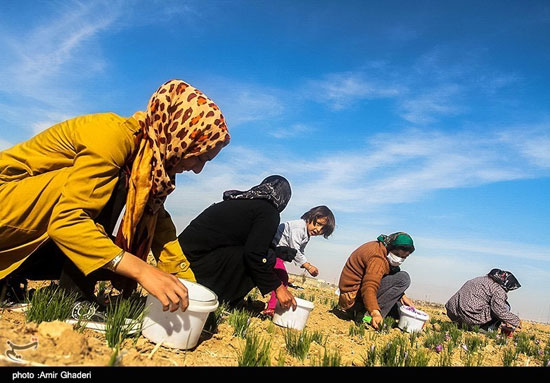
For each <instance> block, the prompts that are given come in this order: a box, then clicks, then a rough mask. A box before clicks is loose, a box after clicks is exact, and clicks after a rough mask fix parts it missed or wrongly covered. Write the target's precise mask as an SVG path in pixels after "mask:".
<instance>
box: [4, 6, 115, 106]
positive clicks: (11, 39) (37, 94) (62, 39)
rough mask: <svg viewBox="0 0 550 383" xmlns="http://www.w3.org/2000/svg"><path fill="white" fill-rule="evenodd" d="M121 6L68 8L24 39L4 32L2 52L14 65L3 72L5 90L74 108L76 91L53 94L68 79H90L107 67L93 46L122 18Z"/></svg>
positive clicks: (31, 31)
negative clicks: (96, 39) (71, 99)
mask: <svg viewBox="0 0 550 383" xmlns="http://www.w3.org/2000/svg"><path fill="white" fill-rule="evenodd" d="M116 4H117V3H116V2H109V1H95V2H86V3H81V2H69V3H65V4H63V5H61V6H60V7H59V8H57V10H56V12H55V13H53V14H52V15H51V17H48V18H44V19H43V20H46V21H44V22H43V23H42V24H39V25H36V26H34V27H33V28H31V29H29V30H28V31H27V32H26V33H25V34H23V35H21V34H19V33H17V34H11V35H10V34H9V31H8V33H6V32H5V33H4V36H3V38H2V48H3V50H4V51H5V53H7V54H9V55H10V57H11V60H10V62H9V65H7V66H5V67H3V68H2V69H1V70H0V78H1V80H2V81H1V82H0V84H2V85H0V89H1V90H2V91H4V92H6V93H8V94H13V93H15V94H18V95H19V96H25V97H29V98H31V99H35V100H38V101H41V102H44V103H45V104H47V105H52V104H55V103H59V102H63V103H70V101H67V100H68V99H70V96H72V95H74V94H75V92H69V93H68V94H65V95H61V94H59V93H57V92H51V91H49V89H50V88H53V89H55V90H57V89H59V88H60V87H61V86H62V84H66V83H67V81H65V80H64V79H65V78H67V77H74V76H76V75H77V74H78V76H88V75H90V73H94V72H97V71H98V70H101V69H102V68H103V67H104V65H105V64H104V59H103V57H102V55H101V54H100V51H99V50H98V49H97V46H92V45H91V44H92V43H93V41H94V39H95V38H96V37H97V36H98V35H99V34H100V33H101V32H103V31H105V30H106V29H108V28H109V27H110V26H112V24H113V23H114V22H115V20H116V19H117V18H118V17H119V16H120V9H119V7H118V6H117V5H116ZM84 48H86V49H84ZM77 67H78V69H79V70H76V68H77ZM61 89H63V90H65V91H68V90H67V89H65V88H61Z"/></svg>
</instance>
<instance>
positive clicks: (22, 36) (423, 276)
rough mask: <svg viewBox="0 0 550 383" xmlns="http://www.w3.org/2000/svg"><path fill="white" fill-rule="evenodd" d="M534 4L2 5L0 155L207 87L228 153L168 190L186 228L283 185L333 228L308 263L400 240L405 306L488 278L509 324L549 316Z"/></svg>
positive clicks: (335, 267)
mask: <svg viewBox="0 0 550 383" xmlns="http://www.w3.org/2000/svg"><path fill="white" fill-rule="evenodd" d="M548 46H550V4H548V3H547V2H544V1H530V2H523V1H498V2H482V3H479V2H473V1H453V2H451V1H446V2H438V1H421V2H414V4H413V3H411V2H405V1H384V2H370V1H300V2H296V1H276V2H274V1H209V2H204V1H202V2H201V1H135V2H130V1H116V0H111V1H86V2H84V1H82V2H71V1H51V2H38V1H13V0H8V1H3V2H2V4H1V5H0V49H1V51H2V55H0V150H1V149H5V148H8V147H10V146H11V145H14V144H16V143H18V142H20V141H23V140H25V139H28V138H30V137H31V136H33V135H34V134H36V133H38V132H40V131H41V130H43V129H45V128H47V127H49V126H50V125H52V124H54V123H56V122H59V121H62V120H64V119H68V118H71V117H74V116H77V115H81V114H88V113H98V112H115V113H118V114H120V115H131V114H132V113H133V112H134V111H136V110H143V109H144V108H145V106H146V103H147V101H148V99H149V97H150V95H151V93H152V92H153V91H154V90H156V88H157V87H158V86H159V85H160V84H161V83H163V82H164V81H166V80H168V79H171V78H180V79H183V80H185V81H187V82H189V83H191V84H192V85H194V86H196V87H198V88H199V89H201V90H202V91H204V92H205V93H206V94H207V95H208V96H209V97H211V98H212V99H213V100H214V101H216V103H217V104H218V105H219V106H220V108H221V109H222V111H223V112H224V114H225V115H226V118H227V123H228V127H229V130H230V133H231V136H232V141H231V144H230V145H229V146H228V147H226V148H225V149H224V150H223V151H222V153H221V154H220V155H219V156H218V157H217V158H216V159H215V160H214V161H213V162H212V163H209V164H208V165H207V167H206V168H205V170H204V171H203V173H201V174H200V175H198V176H197V175H194V174H182V175H181V176H178V180H177V183H178V186H177V190H176V191H175V192H174V193H173V194H172V195H171V196H170V197H169V198H168V201H167V207H168V209H169V211H170V212H171V213H172V215H173V218H174V220H175V222H176V224H177V226H178V231H181V230H183V228H184V227H185V226H186V225H187V223H188V222H189V221H190V220H191V219H192V218H193V217H194V216H196V215H197V214H198V213H200V212H201V211H202V210H203V209H204V208H205V207H207V206H208V205H210V204H211V203H212V202H215V201H218V200H219V199H220V197H221V193H222V192H223V191H224V190H226V189H235V188H237V189H238V188H242V189H244V188H247V187H249V186H252V185H254V184H257V183H258V182H259V181H261V179H262V178H263V177H264V176H267V175H269V174H282V175H284V176H285V177H287V178H288V179H289V180H290V182H291V184H292V187H293V197H292V200H291V202H290V204H289V205H288V207H287V209H286V210H285V211H284V212H283V214H282V219H283V220H289V219H296V218H298V217H299V216H300V215H301V214H302V213H303V212H304V211H306V210H308V209H309V208H310V207H313V206H316V205H319V204H326V205H328V206H329V207H330V208H331V209H332V210H333V211H334V213H335V215H336V220H337V229H336V231H335V233H334V234H333V236H332V237H331V238H330V239H329V240H324V239H319V238H313V239H312V240H311V242H310V244H309V245H308V247H307V248H306V256H308V258H309V259H310V261H311V262H312V263H313V264H315V265H317V266H318V267H319V269H320V276H319V277H320V278H322V279H324V280H327V281H330V282H337V280H338V277H339V274H340V270H341V268H342V266H343V264H344V263H345V261H346V259H347V257H348V256H349V254H350V253H351V252H352V251H353V250H354V249H355V248H357V247H358V246H359V245H361V244H362V243H364V242H367V241H370V240H374V239H375V238H376V236H378V235H379V234H380V233H392V232H395V231H406V232H409V233H410V234H411V235H412V236H413V238H414V239H415V243H416V248H417V251H416V252H415V253H414V254H413V256H411V257H410V258H409V259H408V260H407V262H405V264H404V265H403V269H405V270H407V271H409V273H410V274H411V277H412V285H411V287H410V289H409V295H410V296H411V297H412V298H416V299H429V300H432V301H438V302H442V303H444V302H445V301H446V300H447V299H448V298H449V297H450V296H451V295H452V294H453V293H454V292H455V291H456V290H457V289H458V288H459V287H460V286H461V285H462V283H463V282H465V281H466V280H468V279H471V278H473V277H476V276H479V275H482V274H485V273H487V272H488V271H489V270H490V269H492V268H494V267H498V268H502V269H507V270H510V271H512V272H514V274H515V275H516V276H517V278H518V279H519V281H520V282H521V283H522V285H523V286H522V288H521V289H519V290H517V291H514V292H512V293H510V303H511V304H512V308H513V311H514V312H516V313H519V314H520V316H521V317H523V318H526V319H533V320H538V321H549V320H550V294H549V291H550V243H549V240H550V229H549V227H550V219H549V218H548V217H549V215H550V203H548V191H549V189H550V188H549V187H550V108H549V107H550V86H549V85H550V71H549V70H548V68H549V67H550V50H548Z"/></svg>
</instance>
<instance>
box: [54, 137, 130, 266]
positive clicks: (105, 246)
mask: <svg viewBox="0 0 550 383" xmlns="http://www.w3.org/2000/svg"><path fill="white" fill-rule="evenodd" d="M118 176H119V167H118V166H116V165H115V164H113V163H111V162H109V161H108V160H106V159H105V158H104V157H103V156H102V155H100V154H98V153H97V151H94V150H90V149H89V148H87V147H83V148H81V150H79V152H78V153H77V155H76V157H75V160H74V164H73V166H72V169H71V171H70V174H69V176H68V179H67V182H66V183H65V185H64V186H63V189H62V191H61V196H60V198H59V201H58V202H57V204H56V205H55V207H54V208H53V211H52V215H51V218H50V221H49V225H48V235H49V237H50V238H51V239H52V240H53V241H54V242H55V243H56V244H57V246H59V248H60V249H61V250H62V251H63V253H64V254H65V255H67V256H68V257H69V258H70V259H71V261H73V262H74V263H75V264H76V266H77V267H78V268H79V269H80V270H81V271H82V272H83V273H84V274H85V275H88V274H89V273H91V272H92V271H94V270H96V269H98V268H100V267H102V266H103V265H105V264H106V263H107V262H109V261H110V260H112V259H113V258H114V257H115V256H117V255H118V254H119V253H120V252H121V251H122V249H121V248H120V247H118V246H116V245H115V244H114V243H113V241H112V240H111V239H110V238H109V237H108V236H107V233H105V232H104V231H103V230H102V228H100V227H98V226H97V225H96V223H95V222H94V221H93V219H94V218H95V217H97V215H98V214H99V213H100V212H101V210H102V209H103V207H104V206H105V205H106V204H107V201H108V200H109V198H110V196H111V194H112V192H113V190H114V188H115V185H116V183H117V180H118Z"/></svg>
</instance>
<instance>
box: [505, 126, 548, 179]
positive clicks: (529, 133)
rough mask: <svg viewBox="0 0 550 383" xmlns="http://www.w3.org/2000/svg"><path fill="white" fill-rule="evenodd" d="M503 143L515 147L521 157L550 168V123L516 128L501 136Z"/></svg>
mask: <svg viewBox="0 0 550 383" xmlns="http://www.w3.org/2000/svg"><path fill="white" fill-rule="evenodd" d="M499 136H500V138H501V140H502V142H504V143H506V144H508V145H512V146H513V147H515V148H516V149H517V150H518V151H519V152H520V153H521V155H523V156H524V157H526V158H528V159H529V160H530V161H531V162H532V163H534V164H535V165H537V166H540V167H543V168H550V150H549V148H550V122H544V123H541V124H538V125H536V126H535V127H534V128H531V127H530V126H524V127H516V128H514V129H510V130H508V131H504V132H501V133H500V134H499Z"/></svg>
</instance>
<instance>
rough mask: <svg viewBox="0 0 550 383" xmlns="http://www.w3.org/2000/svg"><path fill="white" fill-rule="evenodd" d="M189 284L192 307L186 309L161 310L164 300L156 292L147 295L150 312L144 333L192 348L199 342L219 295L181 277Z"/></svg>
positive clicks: (164, 342) (168, 343) (168, 344)
mask: <svg viewBox="0 0 550 383" xmlns="http://www.w3.org/2000/svg"><path fill="white" fill-rule="evenodd" d="M180 281H181V282H182V283H183V284H184V285H185V287H187V294H188V297H189V307H187V310H185V312H182V311H181V309H178V310H177V311H175V312H170V311H162V303H160V301H159V300H158V299H157V298H155V297H154V296H153V295H148V296H147V303H146V307H147V313H146V315H145V317H144V319H143V330H142V334H143V335H144V336H145V337H146V338H147V339H149V340H150V341H151V342H153V343H161V342H162V345H163V346H166V347H172V348H179V349H184V350H187V349H190V348H193V347H195V346H196V345H197V343H198V342H199V337H200V335H201V332H202V329H203V328H204V324H205V323H206V318H207V317H208V314H209V313H211V312H212V311H214V310H216V309H217V308H218V297H217V295H216V294H215V293H214V292H213V291H212V290H210V289H208V288H206V287H204V286H202V285H199V284H198V283H193V282H189V281H186V280H184V279H181V278H180Z"/></svg>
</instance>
